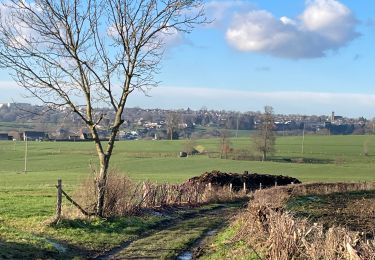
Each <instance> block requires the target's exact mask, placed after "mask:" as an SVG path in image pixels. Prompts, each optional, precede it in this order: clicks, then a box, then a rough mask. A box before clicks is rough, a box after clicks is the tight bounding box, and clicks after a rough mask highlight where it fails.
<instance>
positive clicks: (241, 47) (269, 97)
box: [0, 0, 375, 118]
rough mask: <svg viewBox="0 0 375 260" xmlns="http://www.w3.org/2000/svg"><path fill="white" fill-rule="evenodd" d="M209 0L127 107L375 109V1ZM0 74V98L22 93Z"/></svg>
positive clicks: (364, 112) (370, 113) (372, 113)
mask: <svg viewBox="0 0 375 260" xmlns="http://www.w3.org/2000/svg"><path fill="white" fill-rule="evenodd" d="M205 2H206V13H207V16H208V18H209V19H213V20H214V22H213V23H211V24H209V25H205V26H200V27H198V28H196V29H195V30H194V31H193V32H192V33H190V34H188V35H178V37H174V39H177V40H175V41H174V39H171V40H170V41H169V42H168V43H169V44H168V46H167V50H166V53H165V56H164V59H163V61H162V64H161V65H162V67H161V71H160V74H159V75H158V76H157V78H158V79H159V80H160V81H161V83H160V85H159V87H157V88H155V89H152V90H151V91H150V92H149V95H150V97H145V96H144V95H143V94H142V93H136V94H134V95H133V96H132V97H131V98H129V102H128V106H140V107H150V108H152V107H162V108H187V107H190V108H194V109H199V108H201V107H203V106H205V107H207V108H213V109H226V110H240V111H249V110H251V111H254V110H255V111H256V110H262V108H263V106H264V105H271V106H273V107H274V109H275V112H276V113H293V114H296V113H302V114H330V112H331V111H336V114H341V115H344V116H352V117H357V116H365V117H367V118H372V117H375V83H374V82H375V81H374V79H375V77H374V68H375V52H374V47H373V46H374V43H375V2H373V1H371V0H361V1H353V0H350V1H349V0H345V1H344V0H342V1H336V0H306V1H305V0H284V1H275V0H262V1H260V0H259V1H255V0H254V1H235V0H231V1H226V0H216V1H205ZM0 77H1V78H0V80H1V81H2V82H0V86H2V87H1V88H0V90H1V93H2V94H1V95H0V102H9V101H11V100H12V99H13V100H18V99H20V98H19V97H20V96H19V93H20V92H21V91H20V90H19V89H17V88H15V87H13V84H14V83H12V82H10V79H9V77H8V76H7V75H6V73H4V72H1V74H0ZM10 86H12V87H10Z"/></svg>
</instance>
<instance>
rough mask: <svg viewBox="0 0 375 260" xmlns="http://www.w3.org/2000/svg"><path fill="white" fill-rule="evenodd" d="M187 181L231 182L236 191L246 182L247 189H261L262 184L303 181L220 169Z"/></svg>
mask: <svg viewBox="0 0 375 260" xmlns="http://www.w3.org/2000/svg"><path fill="white" fill-rule="evenodd" d="M186 183H203V184H208V183H211V185H213V186H220V187H223V186H227V185H229V184H230V183H231V184H232V188H233V190H235V191H238V190H240V189H242V188H243V184H244V183H246V189H248V190H255V189H259V187H260V184H262V188H267V187H272V186H275V184H277V186H283V185H288V184H291V183H294V184H299V183H301V182H300V181H299V180H298V179H296V178H292V177H288V176H282V175H269V174H257V173H249V172H247V171H245V172H244V173H243V174H239V173H226V172H220V171H211V172H205V173H203V174H202V175H201V176H197V177H193V178H191V179H189V180H187V182H186Z"/></svg>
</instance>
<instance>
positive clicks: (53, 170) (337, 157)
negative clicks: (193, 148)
mask: <svg viewBox="0 0 375 260" xmlns="http://www.w3.org/2000/svg"><path fill="white" fill-rule="evenodd" d="M301 140H302V138H301V137H300V136H297V137H279V138H278V139H277V143H276V151H277V152H276V154H275V155H274V156H273V158H272V159H273V161H267V162H260V161H239V160H223V159H219V158H217V157H218V156H217V154H215V152H216V151H217V150H218V147H219V140H218V139H202V140H195V144H196V145H201V146H203V147H204V148H205V149H206V150H207V151H208V154H203V155H194V156H189V157H188V158H178V154H179V152H180V151H181V150H183V147H184V145H185V143H186V141H184V140H180V141H143V140H139V141H123V142H118V143H117V144H116V147H115V151H114V155H113V160H112V167H114V168H115V169H116V171H117V172H119V173H124V174H127V175H128V176H129V177H130V178H131V179H133V180H135V181H140V180H146V179H149V180H151V181H157V182H159V183H160V182H171V183H176V182H182V181H184V180H186V179H187V178H189V177H192V176H196V175H199V174H201V173H202V172H205V171H211V170H214V169H216V170H221V171H227V172H230V171H232V172H243V171H245V170H248V171H250V172H257V173H269V174H283V175H290V176H292V177H296V178H298V179H300V180H301V181H303V182H315V181H320V182H336V181H344V182H352V181H375V174H374V170H375V136H306V137H305V142H304V154H303V157H304V158H309V160H310V161H311V162H312V163H298V160H296V161H294V159H298V158H301V157H302V154H301ZM365 142H367V146H368V147H367V148H368V155H367V156H364V155H363V147H364V143H365ZM231 144H232V147H233V148H234V149H249V150H251V144H252V142H251V140H250V138H246V137H241V138H238V139H235V138H233V139H232V140H231ZM24 154H25V143H24V142H11V141H4V142H0V223H1V226H0V248H3V247H7V248H12V247H14V248H15V249H14V250H15V251H17V250H18V248H19V245H18V243H20V245H24V244H25V243H26V244H27V245H29V249H27V250H26V249H25V247H24V246H22V248H23V250H24V251H25V250H26V253H25V255H20V256H25V257H27V256H29V255H27V252H35V251H38V250H42V251H43V252H47V255H48V252H54V249H53V247H52V246H51V244H50V243H49V242H48V241H46V240H45V239H42V238H41V237H40V236H42V237H45V236H47V237H51V238H53V239H56V240H59V241H61V240H62V241H68V242H70V243H72V245H71V246H72V247H73V248H74V247H79V248H85V249H86V250H95V249H99V250H104V249H106V248H110V247H112V246H115V245H116V244H118V243H120V242H121V241H123V240H126V239H128V238H130V237H134V236H135V235H136V234H137V232H138V233H139V232H141V231H142V230H145V229H148V228H149V227H151V226H153V225H155V223H158V222H160V221H162V218H159V217H151V218H142V217H129V218H126V219H119V220H115V221H114V222H108V223H102V221H100V220H98V221H97V222H89V223H86V222H84V221H79V220H77V221H72V222H68V223H63V225H62V226H60V228H59V229H58V230H56V229H54V228H51V227H46V226H45V224H43V223H44V221H46V220H47V219H49V218H51V216H52V215H53V212H54V207H55V200H56V198H55V193H56V189H55V187H54V185H55V184H56V181H57V179H58V178H62V180H63V186H64V189H65V190H67V191H68V192H69V193H71V194H73V190H74V189H75V187H77V184H79V183H80V182H81V181H82V180H84V179H85V178H87V176H89V175H90V174H91V171H92V170H91V169H92V168H95V164H96V153H95V150H94V145H93V144H92V143H89V142H81V143H78V142H77V143H63V142H28V165H27V170H28V171H27V173H26V174H25V173H23V170H24ZM109 233H111V235H108V234H109ZM2 240H5V241H14V243H12V245H11V246H10V245H7V244H4V243H3V242H2ZM36 249H38V250H36ZM14 250H13V251H11V252H9V255H10V256H12V254H13V252H14ZM45 254H46V253H44V254H42V255H39V256H45ZM31 255H32V254H31ZM32 256H36V257H38V255H32Z"/></svg>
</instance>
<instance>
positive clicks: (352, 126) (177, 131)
mask: <svg viewBox="0 0 375 260" xmlns="http://www.w3.org/2000/svg"><path fill="white" fill-rule="evenodd" d="M81 109H82V110H84V108H81ZM261 114H262V113H261V112H259V111H257V112H251V111H249V112H236V111H224V110H223V111H217V110H208V109H206V108H201V109H200V110H191V109H189V108H187V109H179V110H163V109H142V108H138V107H136V108H127V109H126V110H125V113H124V118H123V119H124V124H123V126H122V128H121V129H120V131H119V134H118V137H117V138H118V139H119V140H137V139H150V140H157V139H170V137H171V138H172V139H185V138H207V137H212V136H220V135H221V133H222V131H224V130H230V131H231V133H232V134H237V133H238V131H243V130H247V131H251V130H256V129H257V125H259V123H260V120H261V119H260V118H261ZM95 116H96V117H99V116H100V117H102V118H103V120H101V121H100V124H99V125H98V129H99V135H100V137H101V138H102V139H103V140H105V139H106V138H107V137H108V134H109V131H108V130H109V127H110V125H111V122H112V120H113V117H114V113H113V111H111V110H110V109H107V108H102V109H97V110H96V114H95ZM374 128H375V124H374V120H368V119H365V118H363V117H360V118H347V117H344V116H340V115H336V114H335V113H334V112H330V113H328V114H327V115H320V116H317V115H298V114H295V115H281V114H275V115H274V130H275V131H276V132H277V134H278V135H301V134H302V132H305V133H309V134H319V135H337V134H346V135H348V134H369V133H370V134H373V133H374ZM0 140H38V141H44V140H45V141H47V140H52V141H72V142H79V141H90V140H92V137H91V134H90V133H89V131H88V129H87V128H86V127H85V126H84V125H83V124H82V123H81V121H80V119H79V118H78V116H77V115H76V114H74V113H72V112H71V111H70V109H69V108H67V107H59V108H55V109H50V108H49V107H45V106H37V105H31V104H27V103H2V104H1V103H0Z"/></svg>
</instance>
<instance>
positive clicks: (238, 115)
mask: <svg viewBox="0 0 375 260" xmlns="http://www.w3.org/2000/svg"><path fill="white" fill-rule="evenodd" d="M239 117H240V113H238V114H237V130H236V139H237V138H238V124H239V122H238V120H239Z"/></svg>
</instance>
